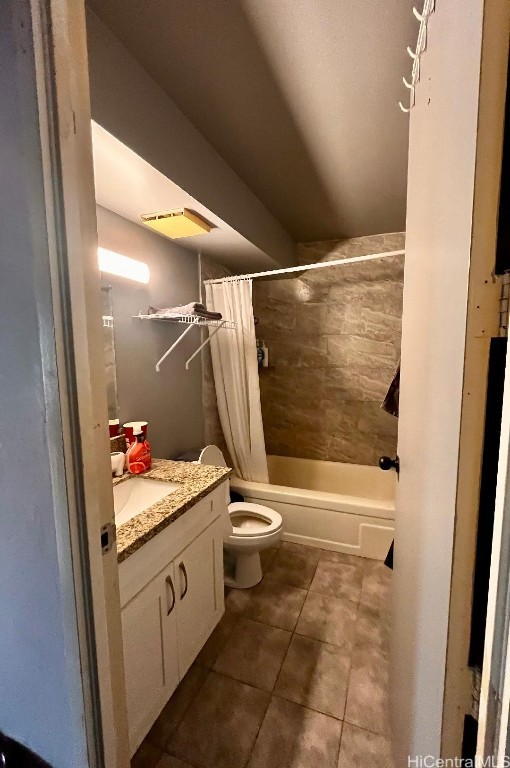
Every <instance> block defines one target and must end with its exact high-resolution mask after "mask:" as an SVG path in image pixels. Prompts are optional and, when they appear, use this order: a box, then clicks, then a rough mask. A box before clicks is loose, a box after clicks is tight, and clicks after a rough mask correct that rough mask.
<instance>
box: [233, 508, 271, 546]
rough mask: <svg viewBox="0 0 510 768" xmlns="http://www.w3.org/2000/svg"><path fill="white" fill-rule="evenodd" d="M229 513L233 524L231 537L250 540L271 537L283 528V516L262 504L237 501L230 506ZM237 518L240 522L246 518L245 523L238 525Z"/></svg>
mask: <svg viewBox="0 0 510 768" xmlns="http://www.w3.org/2000/svg"><path fill="white" fill-rule="evenodd" d="M228 513H229V515H230V522H231V523H232V533H231V537H236V538H240V539H249V538H252V537H253V538H260V537H261V536H271V535H272V534H274V533H276V532H277V531H279V530H280V529H281V527H282V518H281V515H280V514H279V513H278V512H276V511H275V510H274V509H270V508H269V507H264V506H263V505H262V504H251V503H250V502H247V501H236V502H234V503H233V504H229V505H228ZM236 518H238V522H239V518H244V519H243V523H242V524H241V525H236Z"/></svg>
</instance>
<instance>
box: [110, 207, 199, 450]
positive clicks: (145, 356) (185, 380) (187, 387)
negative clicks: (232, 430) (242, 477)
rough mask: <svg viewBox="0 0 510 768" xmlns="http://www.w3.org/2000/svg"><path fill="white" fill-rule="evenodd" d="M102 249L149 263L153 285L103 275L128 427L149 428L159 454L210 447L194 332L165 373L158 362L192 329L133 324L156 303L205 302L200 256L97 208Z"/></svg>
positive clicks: (165, 365) (121, 405)
mask: <svg viewBox="0 0 510 768" xmlns="http://www.w3.org/2000/svg"><path fill="white" fill-rule="evenodd" d="M97 230H98V240H99V245H100V246H102V247H104V248H109V249H110V250H112V251H116V252H118V253H122V254H124V255H126V256H130V257H131V258H134V259H141V260H142V261H144V262H146V263H147V264H148V265H149V268H150V271H151V276H150V280H149V283H148V284H147V285H140V284H139V283H135V282H133V281H131V280H125V279H124V278H121V277H115V275H107V274H103V275H102V284H103V286H111V288H112V305H113V318H114V337H115V367H116V373H117V395H118V406H119V414H118V415H119V417H120V420H121V424H122V423H124V422H126V421H136V420H139V419H143V420H146V421H148V422H149V440H150V443H151V448H152V454H153V456H158V457H161V458H164V459H172V458H176V457H177V456H179V455H180V454H181V453H184V452H185V451H188V450H191V449H193V448H199V447H201V445H202V444H203V439H204V437H203V420H202V391H201V387H202V383H201V382H202V373H201V370H200V359H199V358H197V359H195V360H194V361H193V363H192V364H191V366H190V369H189V371H187V370H186V368H185V362H186V360H187V359H188V358H189V357H190V356H191V355H192V354H193V352H194V351H195V350H196V349H197V347H198V346H199V344H200V331H199V330H198V329H193V330H192V331H191V333H190V334H188V335H187V336H186V338H185V339H183V341H182V343H181V344H180V345H179V346H178V347H177V349H176V350H175V351H174V352H173V353H172V355H171V356H170V357H169V358H167V359H166V360H165V362H164V363H163V364H162V366H161V371H160V373H156V371H155V365H156V361H157V360H159V358H160V357H161V356H162V355H163V354H164V353H165V352H166V350H167V349H168V348H169V347H170V345H171V344H173V342H174V341H175V340H176V339H177V337H178V336H179V335H180V334H181V333H182V331H183V329H184V326H180V325H174V324H168V323H157V322H149V321H147V322H142V321H141V320H136V319H133V315H137V314H138V313H139V312H140V311H141V310H142V311H144V312H146V311H147V308H148V307H149V305H152V306H156V307H160V306H175V305H176V304H187V303H188V302H189V301H196V300H197V299H198V292H199V283H198V264H197V257H196V256H195V254H193V253H190V251H186V250H184V248H181V247H180V246H179V245H177V244H176V243H174V242H172V241H171V240H169V239H167V238H164V237H160V236H159V235H157V234H155V233H154V232H150V231H148V230H146V229H144V228H142V227H139V226H137V225H136V224H133V222H131V221H128V220H127V219H124V218H122V216H118V215H117V214H116V213H112V211H108V210H106V208H102V207H101V206H97Z"/></svg>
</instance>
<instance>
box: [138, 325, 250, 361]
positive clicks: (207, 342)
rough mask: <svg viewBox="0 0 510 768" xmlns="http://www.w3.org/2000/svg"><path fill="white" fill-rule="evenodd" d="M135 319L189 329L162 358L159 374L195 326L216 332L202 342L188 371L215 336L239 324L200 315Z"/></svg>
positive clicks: (193, 356)
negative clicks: (164, 363)
mask: <svg viewBox="0 0 510 768" xmlns="http://www.w3.org/2000/svg"><path fill="white" fill-rule="evenodd" d="M133 317H134V318H136V319H137V320H153V321H154V320H156V321H160V322H165V323H178V324H180V325H186V326H187V327H186V328H185V329H184V331H183V332H182V333H181V335H180V336H179V337H178V338H177V339H176V340H175V341H174V343H173V344H172V346H171V347H169V348H168V349H167V351H166V352H165V354H164V355H163V357H161V358H160V359H159V360H158V362H157V363H156V371H157V373H159V372H160V370H161V363H162V362H163V361H164V360H166V358H167V357H168V356H169V355H171V354H172V352H173V351H174V349H176V348H177V347H178V346H179V344H180V343H181V341H182V340H183V339H184V337H185V336H186V335H187V334H188V333H189V332H190V330H191V329H192V328H193V327H194V326H195V327H196V326H197V325H198V326H200V327H201V328H204V327H208V328H214V329H215V330H214V331H213V332H212V333H210V334H209V336H208V337H207V339H206V340H205V341H204V342H202V344H201V345H200V346H199V348H198V349H197V350H196V351H195V352H194V353H193V354H192V355H191V357H190V358H189V359H188V360H187V361H186V370H189V364H190V363H191V361H192V360H193V359H194V358H195V357H196V356H197V355H198V353H199V352H201V351H202V349H203V348H204V347H206V346H207V344H209V342H210V341H211V339H212V338H213V336H215V335H216V334H217V333H218V331H219V330H221V329H222V328H226V329H227V330H233V329H234V328H236V327H237V324H236V323H234V322H233V321H232V320H209V319H208V318H205V317H200V316H199V315H178V316H175V315H174V316H169V315H164V314H157V313H155V314H151V315H144V314H142V313H141V312H140V314H138V315H134V316H133Z"/></svg>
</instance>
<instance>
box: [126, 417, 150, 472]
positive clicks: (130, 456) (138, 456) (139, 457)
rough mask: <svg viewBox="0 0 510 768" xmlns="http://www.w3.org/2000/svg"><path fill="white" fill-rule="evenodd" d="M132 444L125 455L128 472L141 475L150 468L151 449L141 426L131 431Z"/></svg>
mask: <svg viewBox="0 0 510 768" xmlns="http://www.w3.org/2000/svg"><path fill="white" fill-rule="evenodd" d="M133 438H134V440H133V443H131V445H130V447H129V450H128V452H127V454H126V463H127V468H128V472H131V474H132V475H141V474H142V473H143V472H147V470H149V469H150V468H151V447H150V445H149V441H148V440H147V438H146V437H145V434H144V431H143V428H142V426H141V425H137V426H136V427H135V428H134V429H133Z"/></svg>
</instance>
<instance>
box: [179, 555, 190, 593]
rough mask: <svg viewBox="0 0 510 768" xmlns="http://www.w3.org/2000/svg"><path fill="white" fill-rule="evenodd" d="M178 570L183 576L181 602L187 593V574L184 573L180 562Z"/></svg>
mask: <svg viewBox="0 0 510 768" xmlns="http://www.w3.org/2000/svg"><path fill="white" fill-rule="evenodd" d="M179 570H180V572H181V573H182V575H183V576H184V592H183V593H182V595H181V600H182V599H183V598H184V597H186V592H187V591H188V574H187V573H186V566H185V565H184V563H183V562H182V560H181V562H180V563H179Z"/></svg>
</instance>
